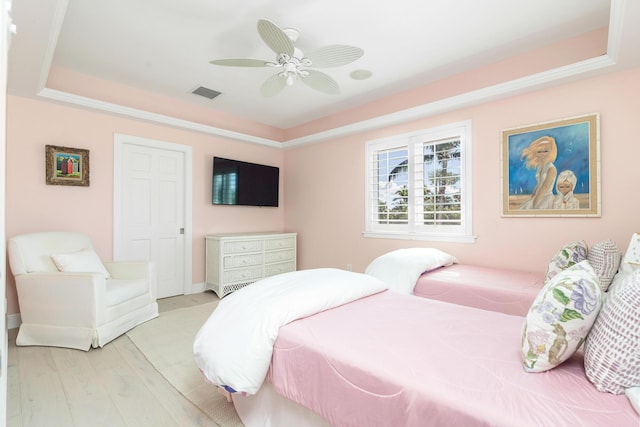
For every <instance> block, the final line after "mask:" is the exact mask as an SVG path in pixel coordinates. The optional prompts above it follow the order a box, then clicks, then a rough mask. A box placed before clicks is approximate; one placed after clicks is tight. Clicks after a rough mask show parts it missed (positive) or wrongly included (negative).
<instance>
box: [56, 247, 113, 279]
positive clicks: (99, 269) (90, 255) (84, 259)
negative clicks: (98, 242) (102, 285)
mask: <svg viewBox="0 0 640 427" xmlns="http://www.w3.org/2000/svg"><path fill="white" fill-rule="evenodd" d="M51 259H52V260H53V262H54V263H55V264H56V267H57V268H58V270H60V271H62V272H65V273H100V274H104V275H105V277H106V278H109V277H110V276H109V272H108V271H107V269H106V268H105V267H104V264H102V261H100V258H99V257H98V254H96V253H95V251H94V250H93V249H84V250H81V251H78V252H72V253H67V254H53V255H51Z"/></svg>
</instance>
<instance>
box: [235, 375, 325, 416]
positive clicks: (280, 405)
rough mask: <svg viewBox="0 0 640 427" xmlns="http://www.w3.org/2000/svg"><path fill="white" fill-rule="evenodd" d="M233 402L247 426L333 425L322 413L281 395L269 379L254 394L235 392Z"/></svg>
mask: <svg viewBox="0 0 640 427" xmlns="http://www.w3.org/2000/svg"><path fill="white" fill-rule="evenodd" d="M233 404H234V405H235V408H236V411H237V412H238V415H239V416H240V419H241V420H242V423H243V424H244V425H245V427H282V426H305V427H331V424H329V423H328V422H327V421H326V420H325V419H324V418H322V417H321V416H320V415H318V414H316V413H315V412H313V411H311V410H309V409H307V408H305V407H304V406H301V405H299V404H297V403H296V402H294V401H292V400H289V399H287V398H286V397H283V396H280V395H279V394H278V393H276V392H275V390H274V389H273V387H272V386H271V383H269V382H268V381H265V383H264V384H263V385H262V387H261V388H260V390H259V391H258V393H256V394H254V395H252V396H237V395H235V394H234V395H233Z"/></svg>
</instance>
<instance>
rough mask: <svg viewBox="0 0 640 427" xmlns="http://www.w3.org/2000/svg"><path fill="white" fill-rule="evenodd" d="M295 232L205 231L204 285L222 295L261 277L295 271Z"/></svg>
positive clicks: (219, 295)
mask: <svg viewBox="0 0 640 427" xmlns="http://www.w3.org/2000/svg"><path fill="white" fill-rule="evenodd" d="M296 236H297V234H296V233H247V234H207V235H206V236H205V239H206V257H207V265H206V279H207V286H206V289H211V290H213V291H214V292H215V293H216V294H217V295H218V297H220V298H222V297H223V296H225V295H227V294H228V293H230V292H233V291H237V290H238V289H240V288H242V287H244V286H247V285H249V284H251V283H253V282H255V281H257V280H260V279H262V278H264V277H269V276H274V275H276V274H280V273H286V272H289V271H295V269H296Z"/></svg>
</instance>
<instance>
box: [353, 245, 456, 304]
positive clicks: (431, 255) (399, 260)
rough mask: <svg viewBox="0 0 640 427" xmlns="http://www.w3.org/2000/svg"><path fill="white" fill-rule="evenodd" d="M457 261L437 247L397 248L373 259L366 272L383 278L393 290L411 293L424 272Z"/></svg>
mask: <svg viewBox="0 0 640 427" xmlns="http://www.w3.org/2000/svg"><path fill="white" fill-rule="evenodd" d="M455 262H458V260H457V259H456V258H455V257H454V256H452V255H449V254H448V253H446V252H443V251H441V250H440V249H436V248H406V249H397V250H395V251H391V252H387V253H386V254H384V255H380V256H379V257H378V258H376V259H374V260H373V261H371V263H370V264H369V265H368V266H367V269H366V270H365V274H368V275H370V276H373V277H375V278H377V279H380V280H382V281H383V282H384V284H385V285H387V286H388V287H389V290H391V291H393V292H398V293H401V294H406V295H410V294H412V293H413V288H414V287H415V286H416V281H417V280H418V277H420V275H421V274H422V273H424V272H425V271H430V270H433V269H436V268H438V267H444V266H448V265H451V264H453V263H455Z"/></svg>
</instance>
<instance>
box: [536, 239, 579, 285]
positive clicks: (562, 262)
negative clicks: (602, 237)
mask: <svg viewBox="0 0 640 427" xmlns="http://www.w3.org/2000/svg"><path fill="white" fill-rule="evenodd" d="M585 259H587V244H586V242H585V241H584V240H580V241H579V242H571V243H569V244H567V245H564V246H563V247H562V248H561V249H560V250H559V251H558V253H556V254H555V255H554V256H553V258H551V262H550V263H549V267H547V273H546V274H545V276H544V281H545V283H546V282H547V281H549V280H550V279H552V278H553V276H555V275H556V274H558V273H560V272H561V271H563V270H565V269H567V268H569V267H571V266H574V265H576V264H578V263H579V262H582V261H584V260H585Z"/></svg>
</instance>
